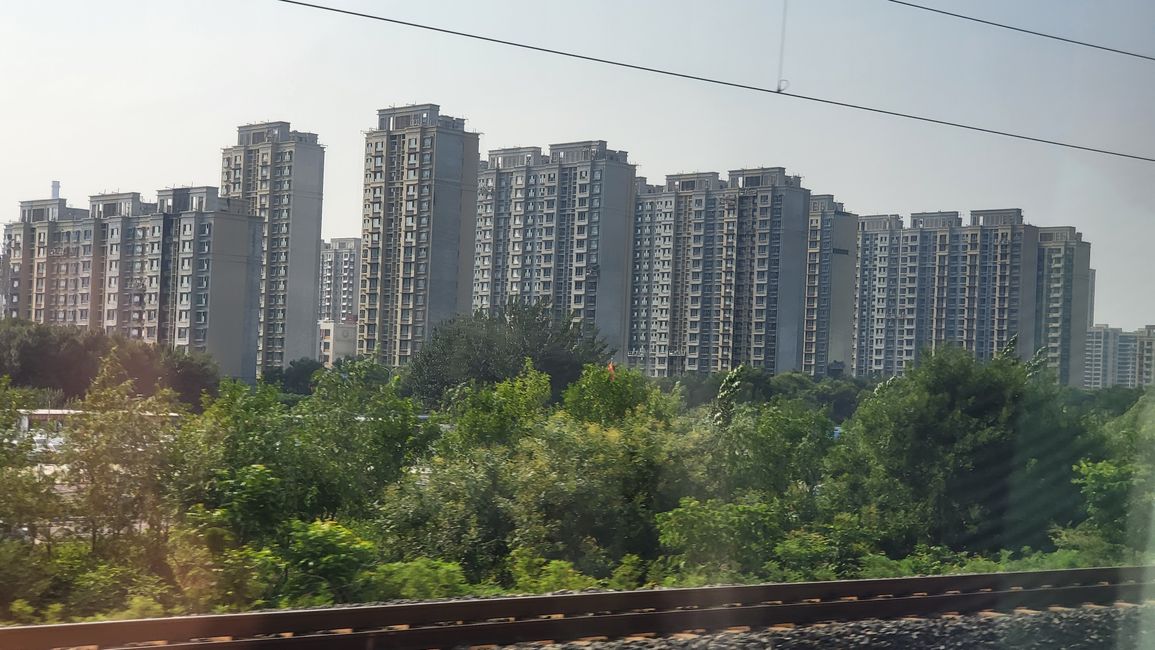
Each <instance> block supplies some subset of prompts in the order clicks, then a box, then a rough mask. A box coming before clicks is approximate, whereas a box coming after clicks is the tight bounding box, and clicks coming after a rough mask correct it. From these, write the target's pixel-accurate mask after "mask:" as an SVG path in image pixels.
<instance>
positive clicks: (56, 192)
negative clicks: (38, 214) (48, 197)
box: [52, 181, 60, 199]
mask: <svg viewBox="0 0 1155 650" xmlns="http://www.w3.org/2000/svg"><path fill="white" fill-rule="evenodd" d="M52 198H53V199H59V198H60V181H52Z"/></svg>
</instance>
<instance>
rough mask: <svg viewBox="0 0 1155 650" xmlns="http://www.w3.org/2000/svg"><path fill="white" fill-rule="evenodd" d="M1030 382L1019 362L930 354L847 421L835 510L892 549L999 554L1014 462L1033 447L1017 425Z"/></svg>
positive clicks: (832, 489) (838, 453)
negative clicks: (866, 525)
mask: <svg viewBox="0 0 1155 650" xmlns="http://www.w3.org/2000/svg"><path fill="white" fill-rule="evenodd" d="M1027 382H1028V375H1027V370H1026V368H1025V367H1023V366H1022V365H1021V364H1020V363H1019V362H1018V361H1016V360H1015V359H1014V358H1013V357H1010V356H1000V357H998V358H996V359H995V360H993V361H991V362H989V363H986V364H979V363H976V362H975V361H974V359H973V358H972V357H970V355H969V354H967V353H966V352H964V351H962V350H959V349H955V348H945V349H943V350H940V351H937V352H935V353H934V354H929V355H925V356H924V357H923V360H922V363H921V364H920V365H919V366H918V367H916V368H915V369H914V370H912V371H911V372H910V373H908V374H907V375H906V376H904V377H901V378H897V379H894V380H891V381H889V382H888V383H887V384H884V385H882V386H880V387H879V388H878V389H877V390H876V391H875V393H874V394H873V395H871V396H870V397H868V398H867V399H866V400H865V401H864V402H863V403H862V404H861V406H860V407H859V409H858V411H857V412H856V413H855V415H854V417H853V418H852V419H851V420H850V421H849V422H848V423H847V425H846V429H845V431H844V433H843V436H842V439H841V444H839V445H837V446H836V447H834V449H833V452H832V453H831V455H830V456H829V457H828V458H827V469H828V471H829V472H830V476H831V484H830V486H829V489H828V490H827V491H826V493H825V494H824V498H825V499H826V503H825V507H826V509H827V511H828V512H849V513H858V515H859V516H862V517H864V518H866V519H868V520H871V521H876V522H877V526H878V528H879V532H880V533H881V534H882V536H883V539H882V540H881V543H882V544H883V545H884V548H886V549H887V550H888V551H891V552H898V553H907V552H909V551H910V550H911V549H913V547H914V545H915V544H916V543H919V542H925V543H933V542H940V543H943V544H945V545H947V546H950V547H952V548H967V549H974V550H981V549H997V548H999V547H1000V546H1001V544H1002V542H1003V538H1004V533H1005V527H1006V526H1008V523H1009V521H1010V512H1009V503H1010V502H1009V499H1010V492H1011V488H1012V474H1013V472H1014V470H1015V466H1014V460H1015V458H1016V456H1017V455H1019V456H1020V457H1021V456H1022V453H1021V452H1023V451H1024V450H1022V449H1020V448H1018V447H1017V446H1016V442H1017V441H1016V435H1017V430H1016V424H1017V423H1018V422H1019V421H1020V419H1021V418H1022V417H1023V406H1024V395H1025V394H1026V392H1027ZM1028 452H1029V450H1028ZM1018 514H1020V513H1016V515H1018ZM1021 514H1024V515H1025V514H1026V513H1021ZM1043 529H1044V530H1045V529H1046V526H1045V525H1044V526H1043Z"/></svg>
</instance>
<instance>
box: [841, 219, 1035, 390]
mask: <svg viewBox="0 0 1155 650" xmlns="http://www.w3.org/2000/svg"><path fill="white" fill-rule="evenodd" d="M910 220H911V225H910V227H909V228H906V227H904V226H903V221H902V219H901V217H899V216H897V215H876V216H866V217H861V218H860V219H859V226H858V231H859V236H858V264H857V272H856V280H855V325H854V364H853V365H854V373H855V374H856V375H858V376H884V377H885V376H892V375H898V374H901V373H902V372H903V370H904V369H905V368H906V366H907V365H908V364H909V363H915V362H917V361H918V356H919V354H920V352H921V351H922V350H923V349H930V348H934V347H937V346H940V345H957V346H960V347H962V348H964V349H966V350H968V351H970V352H971V353H973V354H974V355H975V357H976V358H978V359H981V360H987V359H990V358H992V357H993V356H994V355H996V354H998V353H999V352H1000V351H1001V350H1003V349H1004V348H1005V347H1006V346H1007V345H1008V344H1010V343H1011V342H1012V340H1014V341H1015V343H1016V350H1017V352H1018V354H1019V355H1020V356H1022V357H1024V358H1030V357H1031V356H1032V355H1033V354H1034V351H1035V350H1036V337H1037V336H1038V329H1037V317H1036V313H1037V306H1036V292H1037V287H1036V285H1037V273H1036V269H1037V268H1038V258H1039V245H1038V239H1039V237H1038V229H1037V228H1035V227H1034V226H1031V225H1028V224H1026V223H1024V222H1023V216H1022V212H1021V211H1020V210H1017V209H1012V210H975V211H972V212H971V218H970V223H969V224H968V225H965V226H964V225H963V223H962V218H961V216H960V215H959V213H957V212H927V213H917V214H913V215H911V217H910Z"/></svg>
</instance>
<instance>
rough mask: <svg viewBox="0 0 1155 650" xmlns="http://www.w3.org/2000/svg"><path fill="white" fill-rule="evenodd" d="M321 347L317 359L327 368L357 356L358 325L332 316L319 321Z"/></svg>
mask: <svg viewBox="0 0 1155 650" xmlns="http://www.w3.org/2000/svg"><path fill="white" fill-rule="evenodd" d="M317 330H318V339H319V340H320V349H319V350H318V356H317V360H318V361H320V362H321V363H322V364H323V365H324V366H325V367H326V368H332V367H333V364H334V363H336V362H337V361H339V360H341V359H347V358H350V357H355V356H357V325H355V324H354V323H343V322H341V321H335V320H332V319H330V318H325V319H322V320H320V321H318V322H317Z"/></svg>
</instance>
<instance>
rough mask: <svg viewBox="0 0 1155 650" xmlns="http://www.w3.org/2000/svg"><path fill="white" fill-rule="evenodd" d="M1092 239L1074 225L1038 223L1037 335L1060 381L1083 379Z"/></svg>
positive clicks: (1070, 382)
mask: <svg viewBox="0 0 1155 650" xmlns="http://www.w3.org/2000/svg"><path fill="white" fill-rule="evenodd" d="M1091 277H1092V275H1091V244H1090V243H1089V242H1085V241H1083V234H1082V233H1080V232H1078V231H1077V230H1076V229H1075V228H1074V227H1071V226H1054V227H1041V228H1039V265H1038V303H1039V313H1038V315H1037V318H1038V321H1037V322H1038V326H1039V332H1038V335H1037V338H1036V341H1037V342H1038V345H1039V347H1041V348H1042V349H1043V354H1044V355H1045V357H1046V360H1047V365H1048V366H1049V367H1050V368H1052V369H1054V371H1055V373H1056V374H1057V375H1058V379H1059V383H1062V384H1067V385H1071V386H1080V385H1082V383H1083V358H1084V352H1085V350H1086V345H1087V326H1088V323H1087V319H1088V318H1089V317H1090V315H1091V308H1090V306H1089V303H1090V301H1091V299H1092V298H1091V293H1092V287H1091Z"/></svg>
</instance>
